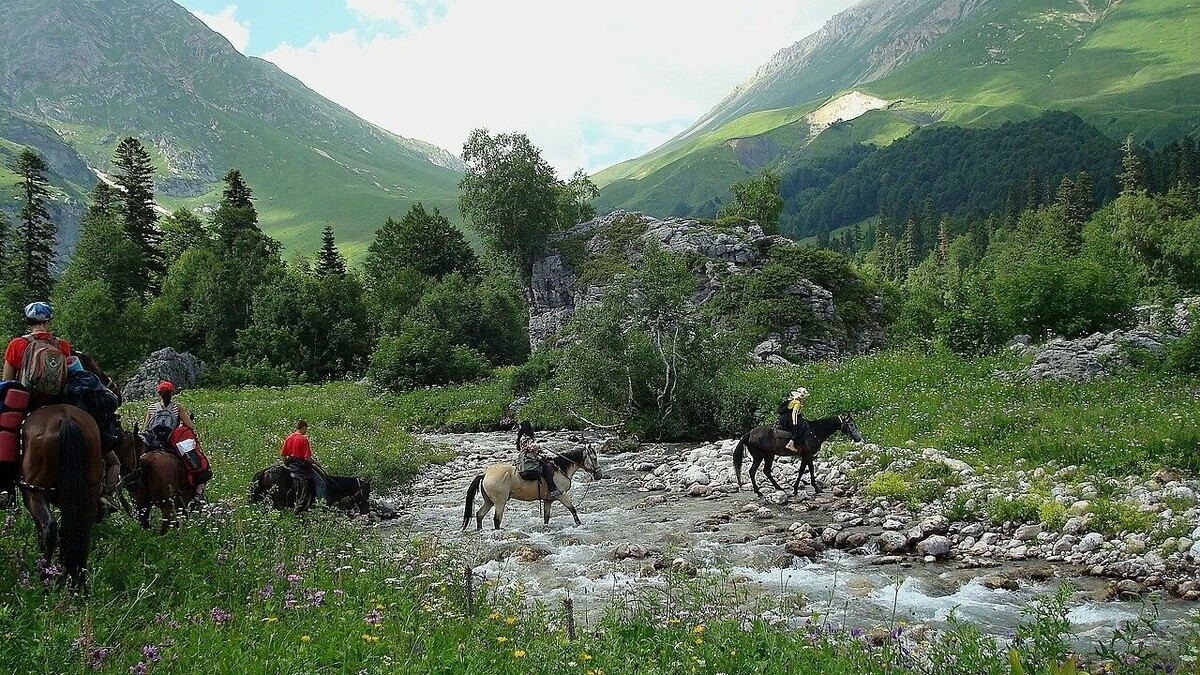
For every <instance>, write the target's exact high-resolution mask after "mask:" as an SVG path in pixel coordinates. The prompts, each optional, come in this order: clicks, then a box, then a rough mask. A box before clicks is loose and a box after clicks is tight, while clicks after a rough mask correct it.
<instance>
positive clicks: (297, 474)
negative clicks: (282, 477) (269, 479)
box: [277, 459, 317, 502]
mask: <svg viewBox="0 0 1200 675" xmlns="http://www.w3.org/2000/svg"><path fill="white" fill-rule="evenodd" d="M277 466H280V467H282V468H284V469H285V470H287V472H288V473H289V474H291V476H292V482H293V483H295V484H296V485H299V486H300V489H298V490H297V491H296V493H297V494H296V500H297V502H300V501H305V500H306V499H307V496H308V495H316V493H317V482H316V480H315V479H314V477H313V474H315V473H316V471H317V468H316V467H315V466H313V465H311V464H309V463H308V462H306V461H304V460H302V459H287V460H284V461H282V462H280V463H279V464H278V465H277Z"/></svg>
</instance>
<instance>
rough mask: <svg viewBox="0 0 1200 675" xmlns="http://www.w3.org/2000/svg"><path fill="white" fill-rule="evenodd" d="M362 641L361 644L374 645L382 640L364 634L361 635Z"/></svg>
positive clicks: (375, 636)
mask: <svg viewBox="0 0 1200 675" xmlns="http://www.w3.org/2000/svg"><path fill="white" fill-rule="evenodd" d="M362 639H363V642H368V643H370V644H375V643H376V642H379V641H380V640H381V639H382V638H380V637H379V636H378V635H367V634H366V633H363V635H362Z"/></svg>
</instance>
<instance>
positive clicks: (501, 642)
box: [496, 635, 508, 644]
mask: <svg viewBox="0 0 1200 675" xmlns="http://www.w3.org/2000/svg"><path fill="white" fill-rule="evenodd" d="M496 642H499V643H500V644H504V643H505V642H508V638H506V637H504V636H503V635H501V636H500V637H498V638H496Z"/></svg>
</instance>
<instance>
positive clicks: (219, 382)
mask: <svg viewBox="0 0 1200 675" xmlns="http://www.w3.org/2000/svg"><path fill="white" fill-rule="evenodd" d="M304 381H305V378H304V376H303V375H301V374H299V373H297V372H295V371H293V370H288V369H287V368H285V367H284V366H277V365H273V364H270V363H267V362H266V361H265V360H264V361H259V362H258V363H252V364H238V363H234V362H226V363H222V364H220V365H218V366H216V367H215V368H209V369H208V370H206V371H204V377H203V385H204V386H205V387H212V388H220V387H286V386H288V385H290V384H302V383H303V382H304Z"/></svg>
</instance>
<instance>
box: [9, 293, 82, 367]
mask: <svg viewBox="0 0 1200 675" xmlns="http://www.w3.org/2000/svg"><path fill="white" fill-rule="evenodd" d="M53 315H54V310H53V309H51V308H50V304H49V303H46V302H31V303H29V304H28V305H26V306H25V323H26V324H28V326H29V334H28V335H20V336H17V337H15V338H13V339H12V340H11V341H10V342H9V343H8V348H7V349H5V350H4V379H6V380H16V379H19V378H20V377H21V366H22V364H24V362H25V350H26V349H27V348H28V347H29V339H30V338H33V339H35V340H55V339H57V340H58V348H59V349H61V350H62V353H63V358H70V356H71V343H69V342H67V341H66V340H63V339H61V338H55V337H54V335H53V334H51V333H50V319H51V317H53Z"/></svg>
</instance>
